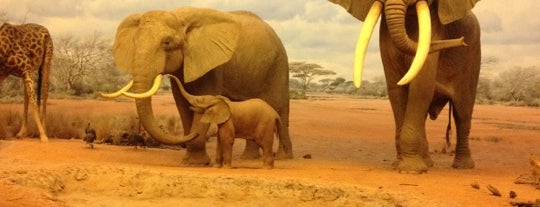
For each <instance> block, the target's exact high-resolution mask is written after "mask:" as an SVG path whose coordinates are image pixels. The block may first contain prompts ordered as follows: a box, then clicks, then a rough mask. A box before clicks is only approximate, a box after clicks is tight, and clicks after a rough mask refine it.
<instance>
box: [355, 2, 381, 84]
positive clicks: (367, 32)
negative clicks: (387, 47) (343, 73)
mask: <svg viewBox="0 0 540 207" xmlns="http://www.w3.org/2000/svg"><path fill="white" fill-rule="evenodd" d="M382 8H383V4H382V2H380V1H375V2H373V5H371V8H370V9H369V12H368V14H367V16H366V19H365V21H364V24H363V25H362V29H361V30H360V34H359V35H358V41H357V42H356V50H355V51H354V65H353V80H354V85H355V86H356V87H357V88H360V86H361V85H362V70H363V67H364V60H365V59H366V51H367V47H368V45H369V40H370V39H371V35H372V34H373V30H374V29H375V24H377V21H378V20H379V16H380V15H381V10H382Z"/></svg>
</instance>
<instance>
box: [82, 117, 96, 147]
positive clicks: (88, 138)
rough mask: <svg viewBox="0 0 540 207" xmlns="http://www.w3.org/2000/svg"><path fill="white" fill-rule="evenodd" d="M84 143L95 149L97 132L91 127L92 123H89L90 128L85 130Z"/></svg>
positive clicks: (87, 127)
mask: <svg viewBox="0 0 540 207" xmlns="http://www.w3.org/2000/svg"><path fill="white" fill-rule="evenodd" d="M84 133H85V135H84V139H83V140H84V141H85V142H86V144H87V145H88V147H90V148H92V149H93V148H94V144H93V143H94V140H96V130H95V129H93V128H91V127H90V123H88V126H86V128H85V129H84Z"/></svg>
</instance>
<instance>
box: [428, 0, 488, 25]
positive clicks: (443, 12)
mask: <svg viewBox="0 0 540 207" xmlns="http://www.w3.org/2000/svg"><path fill="white" fill-rule="evenodd" d="M478 1H479V0H439V2H438V4H439V6H438V10H439V19H440V20H441V23H443V24H449V23H452V22H454V21H456V20H458V19H461V18H463V17H464V16H465V15H467V12H469V11H470V10H471V9H472V8H473V7H474V5H475V4H476V2H478Z"/></svg>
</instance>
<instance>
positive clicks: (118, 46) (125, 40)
mask: <svg viewBox="0 0 540 207" xmlns="http://www.w3.org/2000/svg"><path fill="white" fill-rule="evenodd" d="M141 16H142V14H132V15H130V16H128V17H126V19H124V21H122V23H120V25H119V26H118V29H117V30H116V38H115V40H114V45H113V56H114V61H115V63H116V67H118V68H119V69H120V70H122V71H124V72H127V73H130V70H132V69H133V55H134V52H135V41H134V38H135V33H136V32H137V27H138V26H139V20H140V19H141Z"/></svg>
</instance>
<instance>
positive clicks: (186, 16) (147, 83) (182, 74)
mask: <svg viewBox="0 0 540 207" xmlns="http://www.w3.org/2000/svg"><path fill="white" fill-rule="evenodd" d="M113 53H114V57H115V62H116V64H117V66H118V68H120V69H122V70H124V71H125V72H127V73H130V74H131V75H132V76H133V89H134V90H133V91H134V92H135V93H143V92H145V91H147V90H149V89H150V87H151V86H152V82H153V80H154V78H155V77H156V76H157V75H158V74H171V75H174V76H176V77H177V78H179V79H180V80H181V81H182V83H183V84H184V87H185V88H186V90H187V91H188V92H189V93H191V94H194V95H223V96H226V97H228V98H230V99H231V100H233V101H242V100H247V99H250V98H261V99H263V100H264V101H266V102H268V103H269V104H270V105H271V106H272V107H273V108H274V109H275V110H276V111H277V112H278V113H279V115H280V118H281V120H282V123H283V125H284V127H283V129H284V130H282V134H281V135H280V136H283V137H284V140H285V143H283V144H282V145H280V146H283V147H282V148H280V149H279V150H278V157H280V158H292V144H291V141H290V138H289V132H288V123H289V95H288V88H289V87H288V82H289V81H288V78H289V75H288V72H289V68H288V60H287V54H286V52H285V49H284V47H283V45H282V43H281V40H280V39H279V38H278V37H277V35H276V33H275V32H274V31H273V29H272V28H271V27H270V26H269V25H268V24H266V23H265V22H264V21H262V20H261V19H260V18H259V17H257V16H256V15H254V14H252V13H249V12H245V11H237V12H221V11H216V10H211V9H199V8H192V7H181V8H178V9H175V10H172V11H150V12H147V13H143V14H133V15H131V16H128V17H127V18H126V19H125V20H124V21H123V22H122V23H121V24H120V25H119V27H118V30H117V36H116V39H115V43H114V49H113ZM171 86H172V92H173V95H174V100H175V102H176V107H177V109H178V112H179V114H180V117H181V119H182V124H183V127H184V129H186V130H185V134H186V135H187V134H188V133H190V132H193V133H194V134H198V136H196V138H195V139H194V140H191V141H190V138H188V137H174V136H172V135H170V134H166V133H165V132H163V131H162V130H161V129H160V128H159V127H158V124H157V122H156V120H155V118H154V114H153V110H152V106H151V97H150V98H143V99H137V100H136V106H137V112H138V114H139V117H140V120H141V123H142V124H143V126H144V128H145V129H146V130H147V132H148V133H149V134H150V135H151V136H152V137H154V138H156V139H157V140H159V141H160V142H162V143H165V144H181V143H184V142H186V141H189V142H187V153H186V155H185V157H184V158H183V161H182V163H183V164H186V165H207V164H209V162H210V159H209V158H208V155H207V152H206V147H205V143H206V140H207V136H206V134H207V133H206V131H207V130H208V124H201V122H200V121H199V120H200V116H198V115H196V114H194V113H193V111H191V110H190V109H189V103H188V102H187V100H186V99H185V98H184V97H183V96H182V95H181V94H180V93H179V91H178V87H177V84H176V82H174V81H172V82H171ZM246 152H247V153H248V154H251V155H252V156H253V155H258V153H259V152H258V146H257V145H256V144H254V143H249V144H247V148H246Z"/></svg>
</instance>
